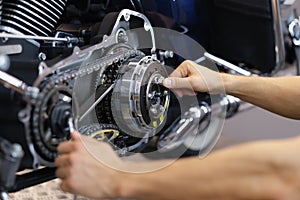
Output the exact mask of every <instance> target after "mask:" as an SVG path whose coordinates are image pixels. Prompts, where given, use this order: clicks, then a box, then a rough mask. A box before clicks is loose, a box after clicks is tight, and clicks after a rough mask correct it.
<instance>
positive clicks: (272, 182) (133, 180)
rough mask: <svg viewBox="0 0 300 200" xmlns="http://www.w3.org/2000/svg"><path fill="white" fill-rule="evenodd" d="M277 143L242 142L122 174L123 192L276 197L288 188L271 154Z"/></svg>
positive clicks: (177, 196)
mask: <svg viewBox="0 0 300 200" xmlns="http://www.w3.org/2000/svg"><path fill="white" fill-rule="evenodd" d="M276 145H278V144H276V143H272V142H270V143H269V144H267V145H266V144H265V143H256V144H250V145H243V146H239V147H234V148H229V149H226V150H223V151H220V152H217V153H214V154H212V155H210V156H209V157H207V158H206V159H203V160H200V159H199V158H198V157H194V158H188V159H180V160H178V161H176V162H175V163H174V164H172V165H171V166H169V167H166V168H163V169H161V170H158V171H155V172H151V173H145V174H123V175H122V176H121V177H123V178H121V177H120V178H121V179H122V180H124V181H123V184H121V189H120V193H121V196H122V197H133V198H137V199H197V200H198V199H230V200H234V199H275V197H276V198H278V197H280V196H281V195H282V196H283V195H284V192H283V191H284V190H285V187H284V184H285V182H284V178H282V176H281V175H280V172H281V171H280V170H281V169H282V168H281V166H280V164H279V163H278V162H277V158H276V156H271V155H269V154H268V153H270V152H272V151H274V150H273V148H274V147H277V146H276ZM274 154H275V153H274ZM140 166H141V165H140Z"/></svg>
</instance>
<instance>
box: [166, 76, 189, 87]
mask: <svg viewBox="0 0 300 200" xmlns="http://www.w3.org/2000/svg"><path fill="white" fill-rule="evenodd" d="M163 85H164V86H165V87H167V88H170V89H191V90H193V88H192V86H191V84H190V78H189V77H187V78H178V77H169V78H166V79H165V80H164V81H163Z"/></svg>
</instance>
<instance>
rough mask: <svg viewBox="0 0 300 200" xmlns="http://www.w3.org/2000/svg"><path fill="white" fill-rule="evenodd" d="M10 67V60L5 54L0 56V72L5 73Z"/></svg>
mask: <svg viewBox="0 0 300 200" xmlns="http://www.w3.org/2000/svg"><path fill="white" fill-rule="evenodd" d="M9 67H10V59H9V57H8V56H7V55H5V54H0V70H1V71H7V70H8V69H9Z"/></svg>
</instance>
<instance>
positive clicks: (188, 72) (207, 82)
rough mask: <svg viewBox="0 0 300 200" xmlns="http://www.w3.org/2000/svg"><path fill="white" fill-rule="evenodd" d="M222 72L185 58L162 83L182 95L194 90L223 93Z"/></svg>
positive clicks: (192, 92)
mask: <svg viewBox="0 0 300 200" xmlns="http://www.w3.org/2000/svg"><path fill="white" fill-rule="evenodd" d="M221 76H222V74H220V73H218V72H215V71H213V70H210V69H208V68H206V67H203V66H201V65H198V64H196V63H195V62H192V61H189V60H186V61H184V62H183V63H181V65H179V67H177V68H176V69H175V71H174V72H173V73H172V74H171V75H170V77H169V78H166V79H165V80H164V82H163V85H164V86H165V87H167V88H170V89H174V90H175V92H176V93H177V94H178V95H179V96H182V95H183V94H187V95H193V94H194V91H195V92H208V93H211V94H216V93H223V92H224V86H223V81H222V79H221V78H222V77H221Z"/></svg>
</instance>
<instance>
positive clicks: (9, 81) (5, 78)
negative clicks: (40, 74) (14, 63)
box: [0, 71, 39, 100]
mask: <svg viewBox="0 0 300 200" xmlns="http://www.w3.org/2000/svg"><path fill="white" fill-rule="evenodd" d="M0 82H1V83H2V84H3V85H4V86H5V87H6V88H9V89H12V90H14V91H16V92H18V93H20V94H22V95H24V97H25V98H26V99H29V100H33V99H35V98H37V96H38V94H39V89H38V88H35V87H31V86H28V85H27V84H26V83H24V82H23V81H21V80H19V79H17V78H15V77H13V76H11V75H9V74H7V73H6V72H2V71H0Z"/></svg>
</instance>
